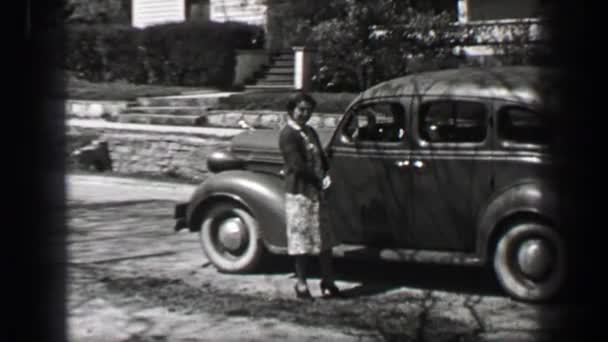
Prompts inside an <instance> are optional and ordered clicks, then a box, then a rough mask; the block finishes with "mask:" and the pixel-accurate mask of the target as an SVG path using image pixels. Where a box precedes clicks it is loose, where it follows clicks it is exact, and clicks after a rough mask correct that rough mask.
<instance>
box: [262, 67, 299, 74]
mask: <svg viewBox="0 0 608 342" xmlns="http://www.w3.org/2000/svg"><path fill="white" fill-rule="evenodd" d="M293 69H294V68H290V67H272V68H270V69H268V70H267V71H266V73H267V74H281V75H293Z"/></svg>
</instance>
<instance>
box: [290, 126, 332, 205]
mask: <svg viewBox="0 0 608 342" xmlns="http://www.w3.org/2000/svg"><path fill="white" fill-rule="evenodd" d="M302 129H303V130H306V132H307V133H308V135H309V136H310V137H312V139H311V142H312V143H314V144H316V146H317V148H318V150H319V152H320V153H321V155H320V159H321V165H322V170H323V173H324V174H325V173H326V172H327V171H328V169H329V164H328V162H327V156H326V155H325V152H324V151H323V146H322V145H321V141H320V140H319V136H318V135H317V133H316V132H315V130H314V129H312V127H310V126H307V125H304V126H303V127H302ZM279 148H280V149H281V153H282V155H283V160H284V162H285V167H284V169H283V170H284V172H285V187H286V191H287V192H288V193H292V194H304V193H306V192H307V191H306V189H307V188H308V187H311V186H312V187H314V188H315V189H317V190H320V189H321V185H322V180H323V178H322V177H319V175H317V173H316V172H315V170H314V164H313V163H314V162H313V160H311V159H310V157H309V153H308V151H307V150H306V141H305V140H304V138H303V137H302V136H301V133H300V132H299V131H298V130H296V129H295V128H293V127H291V126H289V125H286V126H285V127H284V128H283V129H282V130H281V134H280V137H279Z"/></svg>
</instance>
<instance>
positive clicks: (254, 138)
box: [232, 129, 334, 153]
mask: <svg viewBox="0 0 608 342" xmlns="http://www.w3.org/2000/svg"><path fill="white" fill-rule="evenodd" d="M316 131H317V134H318V135H319V139H320V140H321V144H322V145H323V146H324V147H327V145H328V144H329V140H330V139H331V136H332V134H333V131H334V130H333V129H316ZM280 133H281V131H280V130H279V129H260V130H253V131H247V132H243V133H241V134H239V135H237V136H235V137H234V138H233V139H232V150H233V151H266V152H269V151H276V152H277V153H278V152H279V134H280Z"/></svg>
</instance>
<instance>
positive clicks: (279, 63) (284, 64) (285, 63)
mask: <svg viewBox="0 0 608 342" xmlns="http://www.w3.org/2000/svg"><path fill="white" fill-rule="evenodd" d="M273 66H275V67H288V68H293V67H294V66H295V63H294V61H293V60H291V61H276V62H274V63H273Z"/></svg>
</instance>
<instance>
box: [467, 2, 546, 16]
mask: <svg viewBox="0 0 608 342" xmlns="http://www.w3.org/2000/svg"><path fill="white" fill-rule="evenodd" d="M467 2H468V16H469V20H500V19H523V18H533V17H535V16H536V15H537V13H538V11H539V7H540V5H541V2H542V1H541V0H510V1H504V0H468V1H467Z"/></svg>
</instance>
